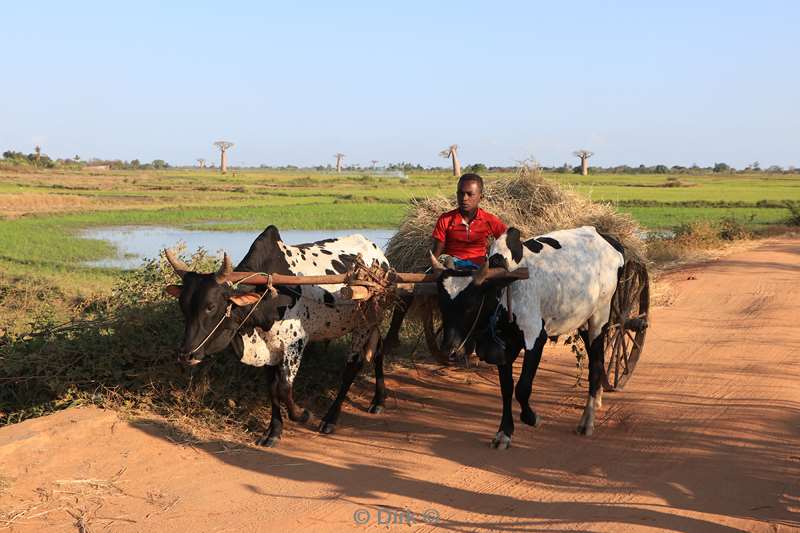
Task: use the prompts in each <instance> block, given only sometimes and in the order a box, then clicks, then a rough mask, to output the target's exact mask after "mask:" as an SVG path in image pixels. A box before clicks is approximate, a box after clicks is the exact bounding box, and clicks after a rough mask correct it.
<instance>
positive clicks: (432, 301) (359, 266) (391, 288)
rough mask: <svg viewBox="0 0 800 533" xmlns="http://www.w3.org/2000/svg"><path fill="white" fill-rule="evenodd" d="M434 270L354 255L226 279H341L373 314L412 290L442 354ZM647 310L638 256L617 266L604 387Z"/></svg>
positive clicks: (635, 346)
mask: <svg viewBox="0 0 800 533" xmlns="http://www.w3.org/2000/svg"><path fill="white" fill-rule="evenodd" d="M489 270H490V271H491V272H490V273H489V276H490V277H493V276H494V275H497V276H510V277H513V278H516V279H527V278H528V271H527V269H525V268H520V269H517V270H515V271H513V272H508V271H506V270H504V269H489ZM439 276H440V274H439V273H409V272H395V271H394V270H391V269H385V268H382V267H381V266H379V265H378V264H377V263H374V264H373V265H371V266H367V265H365V264H364V262H363V261H362V260H361V258H360V257H358V258H357V259H356V261H355V262H354V264H353V266H352V267H351V268H350V270H349V271H348V272H346V273H344V274H332V275H322V276H295V275H285V274H268V273H263V272H231V273H229V274H227V276H226V278H227V281H229V282H231V283H246V284H249V285H266V286H269V287H272V286H277V285H344V287H342V288H341V289H340V291H339V297H340V298H341V299H342V300H346V301H352V302H353V303H354V304H357V305H360V306H361V307H362V309H363V311H364V312H365V313H367V314H372V315H373V316H378V315H380V313H381V311H382V310H385V309H387V308H389V307H391V306H393V305H395V304H396V302H397V301H398V300H399V299H400V298H402V297H403V296H408V295H410V294H413V295H414V297H415V299H417V301H418V305H419V306H420V309H421V313H422V323H423V324H422V325H423V330H424V335H425V340H426V343H427V345H428V349H429V350H430V353H431V355H433V356H434V357H436V358H437V359H439V360H442V359H446V354H444V353H443V350H442V336H443V335H442V329H443V328H442V321H441V317H440V314H439V309H438V305H437V302H436V285H435V283H436V282H437V281H438V279H439ZM649 310H650V281H649V275H648V272H647V267H646V265H644V264H643V263H641V262H638V261H629V262H627V263H626V264H625V266H624V268H623V272H622V275H621V276H620V279H619V282H618V285H617V290H616V292H615V294H614V298H613V300H612V304H611V318H610V320H609V326H608V333H607V337H606V343H605V363H606V368H605V376H604V378H603V388H604V390H606V391H617V390H622V389H623V388H624V387H625V385H626V383H627V382H628V380H629V379H630V377H631V375H632V374H633V371H634V369H635V368H636V365H637V363H638V362H639V359H640V357H641V354H642V351H643V349H644V341H645V336H646V334H647V327H648V313H649Z"/></svg>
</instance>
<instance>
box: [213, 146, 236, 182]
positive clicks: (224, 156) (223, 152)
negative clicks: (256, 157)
mask: <svg viewBox="0 0 800 533" xmlns="http://www.w3.org/2000/svg"><path fill="white" fill-rule="evenodd" d="M214 146H216V147H217V148H219V168H220V171H221V172H222V173H223V174H225V173H226V172H227V171H228V148H230V147H232V146H233V143H232V142H229V141H217V142H215V143H214Z"/></svg>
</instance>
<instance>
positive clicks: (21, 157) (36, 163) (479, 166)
mask: <svg viewBox="0 0 800 533" xmlns="http://www.w3.org/2000/svg"><path fill="white" fill-rule="evenodd" d="M0 162H2V163H3V164H6V165H8V164H10V165H26V166H32V167H36V168H73V169H80V168H83V167H87V166H88V167H93V166H105V167H108V168H109V169H112V170H138V169H141V170H147V169H165V168H173V166H172V165H170V164H169V163H167V162H166V161H164V160H163V159H154V160H153V161H151V162H149V163H142V162H141V161H140V160H139V159H131V160H130V161H125V160H122V159H90V160H88V161H83V160H82V159H81V158H80V156H77V155H76V156H75V157H73V158H71V159H54V158H51V157H50V156H48V155H47V154H45V153H42V151H41V148H40V147H38V146H37V147H36V148H35V149H34V151H33V152H31V153H29V154H25V153H23V152H17V151H14V150H6V151H5V152H3V159H2V161H0ZM213 166H214V165H206V168H210V167H213ZM231 168H234V167H231ZM235 168H247V167H235ZM253 168H261V169H271V170H301V169H307V168H309V167H299V166H296V165H281V166H277V165H259V166H258V167H253ZM311 168H313V169H314V170H318V171H320V172H325V171H328V172H330V171H333V170H334V168H335V167H334V166H333V165H331V164H326V165H317V166H314V167H311ZM374 168H375V166H374V165H373V166H362V165H359V164H351V165H343V166H342V170H343V171H344V172H369V171H370V170H373V169H374ZM381 168H383V169H386V170H400V171H403V172H406V173H408V172H426V171H428V172H432V171H434V172H435V171H448V170H450V167H449V166H422V165H420V164H414V163H408V162H405V161H401V162H399V163H389V164H386V165H384V166H383V167H381ZM538 168H539V169H540V170H542V171H543V172H550V173H556V174H580V173H581V166H580V165H570V164H569V163H564V164H563V165H560V166H551V167H548V166H539V167H538ZM516 170H517V166H516V165H514V166H487V165H484V164H483V163H474V164H471V165H466V166H464V167H463V172H464V173H468V172H474V173H477V174H480V173H482V172H509V173H510V172H516ZM753 172H768V173H771V174H777V173H784V174H797V173H800V169H798V168H796V167H794V166H788V167H786V168H784V167H781V166H779V165H771V166H769V167H767V168H766V169H762V168H761V164H760V163H759V162H758V161H754V162H753V163H751V164H749V165H746V166H745V167H744V168H741V169H736V168H734V167H733V166H731V165H728V164H727V163H724V162H719V163H714V164H713V165H711V166H706V167H701V166H699V165H696V164H695V165H691V166H688V167H686V166H681V165H672V166H667V165H663V164H660V165H644V164H642V165H638V166H632V165H615V166H609V167H601V166H590V167H589V174H736V173H748V174H749V173H753Z"/></svg>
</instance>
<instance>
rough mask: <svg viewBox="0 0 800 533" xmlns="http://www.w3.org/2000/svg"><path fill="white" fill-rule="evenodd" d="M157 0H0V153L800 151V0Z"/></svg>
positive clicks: (432, 157) (744, 157)
mask: <svg viewBox="0 0 800 533" xmlns="http://www.w3.org/2000/svg"><path fill="white" fill-rule="evenodd" d="M162 4H166V3H165V2H149V1H137V2H126V3H123V2H107V1H106V2H80V1H76V2H49V1H38V2H13V3H7V4H5V5H4V6H3V8H2V14H0V50H3V61H2V65H0V149H2V150H5V149H6V148H14V149H17V150H23V151H25V152H29V151H32V149H33V145H34V144H37V143H39V144H41V145H42V148H43V150H44V151H45V152H46V153H48V154H50V155H53V156H56V157H65V156H70V157H71V156H73V155H75V154H79V155H80V156H81V157H83V158H84V159H87V158H89V157H99V158H123V159H132V158H139V159H141V160H143V161H149V160H152V159H155V158H161V159H166V160H167V161H169V162H171V163H174V164H189V163H192V162H194V160H195V158H198V157H205V158H207V159H212V158H214V150H213V147H212V146H211V143H212V142H213V141H214V140H217V139H219V138H225V139H229V140H232V141H234V142H235V143H236V146H235V147H234V148H233V149H232V150H231V152H230V159H231V161H232V163H233V164H249V165H257V164H260V163H266V164H299V165H314V164H320V163H322V164H325V163H331V162H333V157H332V156H333V154H334V153H336V152H343V153H345V154H347V156H348V157H347V159H346V162H352V163H361V164H368V163H369V161H370V160H372V159H376V160H379V161H381V162H396V161H410V162H415V163H416V162H419V163H422V164H425V165H430V164H445V163H446V162H445V161H444V160H443V159H441V158H439V157H438V155H437V154H438V151H439V150H441V149H442V148H444V147H445V146H447V145H449V144H451V143H458V144H459V145H460V146H461V154H462V160H463V162H464V163H467V164H469V163H474V162H483V163H486V164H503V165H505V164H513V163H514V162H515V161H517V160H521V159H525V158H527V157H530V156H534V157H536V158H537V159H538V160H540V161H541V162H542V163H544V164H561V163H563V162H564V161H570V162H573V161H572V160H573V159H574V158H572V157H571V152H572V151H573V150H574V149H577V148H588V149H590V150H593V151H594V152H595V153H596V155H595V157H594V159H593V160H592V162H593V163H595V164H599V165H611V164H633V165H638V164H640V163H645V164H656V163H667V164H683V165H691V164H692V163H698V164H700V165H707V164H711V163H713V162H716V161H725V162H727V163H729V164H733V165H735V166H737V167H742V166H745V165H746V164H748V163H750V162H752V161H756V160H757V161H760V162H761V164H762V166H764V167H765V166H768V165H771V164H778V165H783V166H786V165H800V105H799V104H798V101H797V100H798V95H800V83H799V82H800V54H798V52H800V37H798V34H797V32H798V28H800V2H792V1H785V2H776V1H764V2H733V1H731V2H724V1H713V0H712V1H707V2H677V1H674V2H658V3H656V2H643V1H639V2H612V1H607V2H597V1H595V2H500V1H497V2H488V1H487V2H463V1H462V2H455V1H453V2H449V1H440V2H414V1H403V2H394V3H390V2H374V1H373V2H366V1H364V2H338V3H335V2H316V1H306V2H302V3H299V2H298V3H292V2H281V3H274V4H273V3H266V2H200V1H196V2H171V3H169V5H167V6H166V7H165V5H162ZM337 4H338V5H337Z"/></svg>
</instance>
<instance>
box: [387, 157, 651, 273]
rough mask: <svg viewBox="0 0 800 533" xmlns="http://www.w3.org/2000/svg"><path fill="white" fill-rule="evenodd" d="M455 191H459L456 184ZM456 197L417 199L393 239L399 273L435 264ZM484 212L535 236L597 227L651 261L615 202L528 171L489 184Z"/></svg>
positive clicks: (628, 253) (392, 256) (632, 254)
mask: <svg viewBox="0 0 800 533" xmlns="http://www.w3.org/2000/svg"><path fill="white" fill-rule="evenodd" d="M453 185H454V188H455V184H453ZM454 196H455V195H453V196H452V197H449V198H445V197H443V196H436V197H433V198H425V199H423V200H418V199H414V200H412V201H411V206H410V208H409V210H408V213H407V214H406V217H405V219H404V220H403V222H402V224H401V225H400V228H399V229H398V231H397V233H396V234H395V235H394V236H393V237H392V238H391V239H390V240H389V244H388V246H387V250H386V257H387V258H388V259H389V262H390V264H391V265H392V268H394V269H395V270H397V271H398V272H419V271H422V270H425V269H426V268H427V267H429V266H430V259H429V257H428V250H430V245H431V233H432V232H433V226H434V224H435V223H436V220H437V219H438V218H439V215H441V214H442V213H444V212H445V211H449V210H451V209H454V208H455V207H456V206H455V198H454ZM481 208H482V209H485V210H486V211H488V212H490V213H492V214H494V215H497V216H498V217H500V219H501V220H502V221H503V222H505V223H506V224H507V225H508V226H509V227H515V228H518V229H519V230H520V232H521V233H522V236H523V237H524V238H531V237H536V236H538V235H541V234H543V233H547V232H550V231H554V230H558V229H569V228H577V227H580V226H594V227H595V228H597V231H599V232H601V233H606V234H608V235H610V236H612V237H614V238H615V239H617V240H619V241H620V242H621V243H622V245H623V246H624V247H625V259H626V261H629V260H635V261H641V262H644V261H645V259H644V258H645V253H644V242H643V241H642V237H641V236H642V230H641V228H640V227H639V224H638V223H637V222H636V221H635V220H633V218H631V217H630V215H627V214H625V213H619V212H618V211H617V210H616V209H615V208H614V207H613V206H612V205H611V204H609V203H599V202H592V201H591V200H589V199H588V198H585V197H584V196H581V195H579V194H578V193H576V192H574V191H572V190H570V189H568V188H565V187H563V186H561V185H559V184H557V183H555V182H553V181H550V180H548V179H545V178H543V177H542V176H541V175H540V174H539V173H538V172H536V171H535V170H534V171H531V169H529V168H527V167H523V169H522V170H521V171H520V172H519V173H518V175H517V176H515V177H512V178H507V179H499V180H497V181H493V182H491V183H488V184H486V187H485V190H484V197H483V200H482V201H481Z"/></svg>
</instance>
